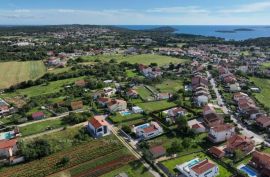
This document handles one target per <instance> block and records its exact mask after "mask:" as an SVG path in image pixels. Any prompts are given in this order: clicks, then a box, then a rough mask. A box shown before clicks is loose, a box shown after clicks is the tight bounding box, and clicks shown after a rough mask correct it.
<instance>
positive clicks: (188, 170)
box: [176, 158, 219, 177]
mask: <svg viewBox="0 0 270 177" xmlns="http://www.w3.org/2000/svg"><path fill="white" fill-rule="evenodd" d="M203 166H207V168H205V167H203ZM198 167H201V168H203V170H200V173H198V171H197V170H196V168H198ZM176 169H177V170H179V171H180V172H181V173H182V174H184V175H185V176H186V177H215V176H218V175H219V169H218V166H217V165H216V164H213V163H212V162H210V161H209V160H208V159H205V160H203V161H200V160H199V158H195V159H192V160H190V161H188V162H185V163H183V164H181V165H176Z"/></svg>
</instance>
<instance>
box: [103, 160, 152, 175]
mask: <svg viewBox="0 0 270 177" xmlns="http://www.w3.org/2000/svg"><path fill="white" fill-rule="evenodd" d="M123 172H125V173H126V174H127V175H128V176H129V177H139V176H140V177H152V174H151V173H149V172H148V170H147V169H146V168H145V167H144V166H143V165H142V164H141V163H139V162H137V163H136V164H134V162H133V163H130V164H129V165H125V166H122V167H121V168H118V169H115V170H114V171H111V172H109V173H107V174H105V175H102V176H101V177H115V176H116V175H118V174H119V173H123Z"/></svg>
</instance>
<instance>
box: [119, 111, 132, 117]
mask: <svg viewBox="0 0 270 177" xmlns="http://www.w3.org/2000/svg"><path fill="white" fill-rule="evenodd" d="M120 114H121V116H128V115H130V114H131V112H129V111H121V112H120Z"/></svg>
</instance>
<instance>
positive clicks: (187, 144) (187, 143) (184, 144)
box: [182, 138, 190, 148]
mask: <svg viewBox="0 0 270 177" xmlns="http://www.w3.org/2000/svg"><path fill="white" fill-rule="evenodd" d="M182 145H183V147H184V148H188V147H189V146H190V138H184V140H183V141H182Z"/></svg>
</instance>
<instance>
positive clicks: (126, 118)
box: [111, 113, 143, 123]
mask: <svg viewBox="0 0 270 177" xmlns="http://www.w3.org/2000/svg"><path fill="white" fill-rule="evenodd" d="M142 117H143V115H142V114H130V115H126V116H122V115H121V114H120V113H117V114H116V116H113V117H112V118H111V119H112V120H113V122H115V123H121V122H126V121H129V120H136V119H140V118H142Z"/></svg>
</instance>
